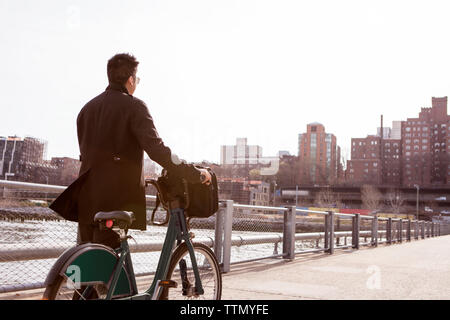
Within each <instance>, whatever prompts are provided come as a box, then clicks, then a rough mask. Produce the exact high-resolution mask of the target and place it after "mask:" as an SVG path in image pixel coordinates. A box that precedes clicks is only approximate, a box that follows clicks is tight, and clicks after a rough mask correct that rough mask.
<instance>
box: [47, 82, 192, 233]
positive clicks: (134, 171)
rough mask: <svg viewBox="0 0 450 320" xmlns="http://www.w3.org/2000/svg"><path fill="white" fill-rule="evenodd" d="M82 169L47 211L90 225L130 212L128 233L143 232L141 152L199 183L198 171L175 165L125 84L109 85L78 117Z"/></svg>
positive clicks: (144, 213)
mask: <svg viewBox="0 0 450 320" xmlns="http://www.w3.org/2000/svg"><path fill="white" fill-rule="evenodd" d="M77 131H78V142H79V146H80V153H81V155H80V158H81V169H80V174H79V177H78V179H77V180H76V181H75V182H74V183H72V184H71V185H70V186H69V187H68V188H67V189H66V190H65V191H64V192H63V193H62V194H61V195H60V196H59V197H58V198H57V199H56V200H55V201H54V202H53V203H52V204H51V205H50V208H51V209H53V210H54V211H56V212H57V213H58V214H60V215H61V216H62V217H64V218H65V219H67V220H70V221H78V222H80V223H83V224H93V222H94V215H95V214H96V213H97V212H99V211H113V210H126V211H133V212H134V214H135V217H136V221H135V222H134V223H133V225H132V226H131V228H132V229H141V230H145V229H146V210H145V209H146V207H145V187H144V178H143V174H142V165H143V158H144V151H145V152H147V154H148V156H149V157H150V158H151V159H152V160H154V161H155V162H157V163H158V164H160V165H161V166H162V167H164V168H166V169H167V170H168V171H169V172H174V174H176V175H179V176H181V177H184V178H186V180H187V181H189V182H193V183H195V182H199V181H200V171H199V170H197V169H196V168H195V167H194V166H193V165H188V164H186V163H181V164H178V165H176V164H174V163H173V162H172V159H171V151H170V149H169V148H168V147H167V146H165V145H164V143H163V141H162V140H161V138H160V137H159V135H158V132H157V131H156V128H155V126H154V124H153V119H152V117H151V116H150V114H149V111H148V109H147V106H146V105H145V103H144V102H143V101H141V100H139V99H137V98H135V97H133V96H132V95H129V94H128V91H127V89H126V88H125V87H124V86H121V85H117V84H110V85H109V86H108V87H107V88H106V90H105V92H103V93H102V94H100V95H99V96H97V97H95V98H94V99H92V100H91V101H89V102H88V103H87V104H86V105H85V106H84V107H83V109H82V110H81V111H80V113H79V115H78V118H77Z"/></svg>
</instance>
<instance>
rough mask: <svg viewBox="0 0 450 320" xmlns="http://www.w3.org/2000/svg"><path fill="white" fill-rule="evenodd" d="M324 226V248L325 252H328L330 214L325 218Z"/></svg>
mask: <svg viewBox="0 0 450 320" xmlns="http://www.w3.org/2000/svg"><path fill="white" fill-rule="evenodd" d="M323 225H324V228H323V240H324V241H323V246H324V248H325V252H328V249H329V248H330V219H329V215H328V213H327V214H326V215H325V216H324V220H323Z"/></svg>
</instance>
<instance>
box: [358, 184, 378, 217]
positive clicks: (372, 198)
mask: <svg viewBox="0 0 450 320" xmlns="http://www.w3.org/2000/svg"><path fill="white" fill-rule="evenodd" d="M381 198H382V194H381V193H380V191H378V189H377V188H375V187H374V186H372V185H368V184H365V185H363V186H362V187H361V201H362V203H363V206H364V207H365V208H366V209H369V210H371V211H375V210H377V209H378V208H379V207H380V202H381Z"/></svg>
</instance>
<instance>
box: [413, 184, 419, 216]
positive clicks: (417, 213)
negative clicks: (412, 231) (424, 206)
mask: <svg viewBox="0 0 450 320" xmlns="http://www.w3.org/2000/svg"><path fill="white" fill-rule="evenodd" d="M414 187H416V189H417V194H416V219H417V220H419V189H420V187H419V185H418V184H415V185H414Z"/></svg>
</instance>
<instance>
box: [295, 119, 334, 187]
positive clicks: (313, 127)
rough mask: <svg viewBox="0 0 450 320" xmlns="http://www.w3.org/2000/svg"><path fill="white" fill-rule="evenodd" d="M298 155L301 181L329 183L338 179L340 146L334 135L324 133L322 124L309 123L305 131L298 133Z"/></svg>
mask: <svg viewBox="0 0 450 320" xmlns="http://www.w3.org/2000/svg"><path fill="white" fill-rule="evenodd" d="M298 156H299V160H300V163H301V169H300V171H301V173H300V179H301V180H302V181H305V182H307V181H310V182H311V183H312V184H329V183H333V182H334V181H336V180H337V179H338V173H339V172H340V167H341V164H340V157H341V148H340V147H339V146H338V145H337V143H336V136H335V135H334V134H331V133H326V132H325V127H324V126H323V125H322V124H320V123H317V122H314V123H310V124H308V125H307V129H306V133H301V134H299V136H298Z"/></svg>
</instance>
